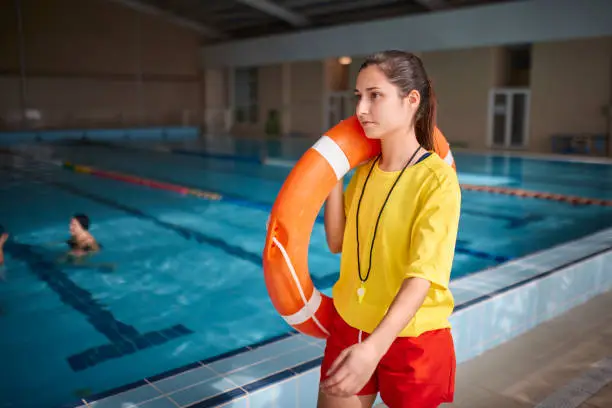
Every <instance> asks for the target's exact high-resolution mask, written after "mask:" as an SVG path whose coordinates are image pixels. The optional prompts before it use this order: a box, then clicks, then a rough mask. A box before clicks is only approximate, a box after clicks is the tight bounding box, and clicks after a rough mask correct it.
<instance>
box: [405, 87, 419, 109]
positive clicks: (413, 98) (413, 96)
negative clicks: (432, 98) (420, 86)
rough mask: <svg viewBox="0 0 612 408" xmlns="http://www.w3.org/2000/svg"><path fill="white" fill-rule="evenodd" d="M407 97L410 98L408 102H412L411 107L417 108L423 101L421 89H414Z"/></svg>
mask: <svg viewBox="0 0 612 408" xmlns="http://www.w3.org/2000/svg"><path fill="white" fill-rule="evenodd" d="M406 98H407V99H408V104H410V107H411V108H413V109H415V110H416V109H417V108H418V107H419V104H420V103H421V94H420V93H419V91H417V90H416V89H413V90H412V91H410V93H409V94H408V96H407V97H406Z"/></svg>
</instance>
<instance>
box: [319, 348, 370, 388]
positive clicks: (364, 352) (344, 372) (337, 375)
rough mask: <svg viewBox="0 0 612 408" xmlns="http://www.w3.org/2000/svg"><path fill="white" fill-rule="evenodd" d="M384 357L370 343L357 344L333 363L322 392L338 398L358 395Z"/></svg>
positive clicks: (346, 350)
mask: <svg viewBox="0 0 612 408" xmlns="http://www.w3.org/2000/svg"><path fill="white" fill-rule="evenodd" d="M381 358H382V355H380V353H379V352H378V351H377V350H376V348H374V347H373V345H372V344H370V343H368V342H363V343H357V344H354V345H352V346H351V347H348V348H346V349H344V351H342V353H340V355H339V356H338V358H336V360H335V361H334V362H333V364H332V365H331V367H330V368H329V371H328V372H327V375H328V378H327V379H326V380H325V381H323V383H321V391H323V392H324V393H326V394H329V395H333V396H336V397H350V396H352V395H355V394H357V393H358V392H359V391H360V390H361V389H362V388H363V387H364V386H365V385H366V383H367V382H368V380H369V379H370V378H371V377H372V374H374V370H376V366H377V365H378V362H379V361H380V359H381Z"/></svg>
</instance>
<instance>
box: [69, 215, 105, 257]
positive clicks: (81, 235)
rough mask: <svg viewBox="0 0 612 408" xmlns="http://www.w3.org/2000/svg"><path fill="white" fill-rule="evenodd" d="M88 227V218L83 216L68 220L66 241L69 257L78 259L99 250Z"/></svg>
mask: <svg viewBox="0 0 612 408" xmlns="http://www.w3.org/2000/svg"><path fill="white" fill-rule="evenodd" d="M89 225H90V221H89V217H88V216H87V215H85V214H75V215H74V216H73V217H72V219H71V220H70V239H69V240H68V241H66V243H67V244H68V246H69V247H70V252H69V254H70V255H72V256H76V257H80V256H83V255H87V254H91V253H95V252H98V251H99V250H100V245H99V244H98V242H97V241H96V239H95V238H94V237H93V235H91V233H90V232H89Z"/></svg>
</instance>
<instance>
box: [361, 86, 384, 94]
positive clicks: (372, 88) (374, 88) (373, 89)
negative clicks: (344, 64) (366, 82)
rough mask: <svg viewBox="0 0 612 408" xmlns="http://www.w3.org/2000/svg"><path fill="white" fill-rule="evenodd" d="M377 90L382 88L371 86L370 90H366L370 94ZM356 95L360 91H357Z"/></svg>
mask: <svg viewBox="0 0 612 408" xmlns="http://www.w3.org/2000/svg"><path fill="white" fill-rule="evenodd" d="M375 90H380V88H379V87H377V86H371V87H369V88H366V91H368V92H370V91H375ZM355 93H359V89H355Z"/></svg>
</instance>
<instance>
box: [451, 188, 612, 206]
mask: <svg viewBox="0 0 612 408" xmlns="http://www.w3.org/2000/svg"><path fill="white" fill-rule="evenodd" d="M461 188H463V189H464V190H468V191H481V192H485V193H492V194H505V195H511V196H516V197H524V198H538V199H541V200H551V201H559V202H565V203H568V204H572V205H598V206H602V207H612V200H603V199H599V198H586V197H579V196H570V195H564V194H555V193H545V192H541V191H532V190H523V189H520V188H508V187H491V186H477V185H473V184H462V185H461Z"/></svg>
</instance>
